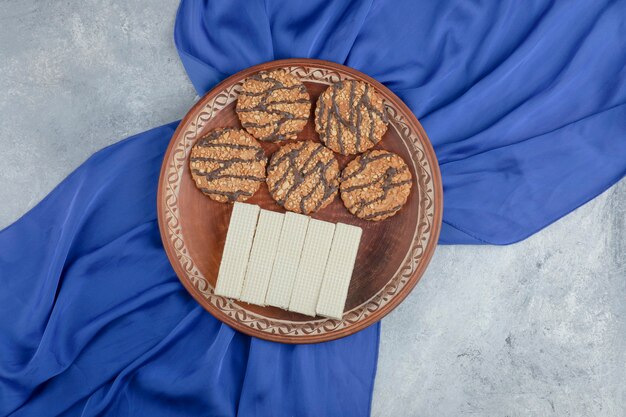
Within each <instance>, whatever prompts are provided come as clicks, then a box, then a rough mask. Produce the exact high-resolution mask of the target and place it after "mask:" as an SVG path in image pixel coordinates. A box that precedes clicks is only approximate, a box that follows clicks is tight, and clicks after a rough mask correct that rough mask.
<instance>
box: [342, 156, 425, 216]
mask: <svg viewBox="0 0 626 417" xmlns="http://www.w3.org/2000/svg"><path fill="white" fill-rule="evenodd" d="M412 181H413V180H412V176H411V171H410V170H409V167H408V166H407V164H406V163H405V162H404V161H403V160H402V158H400V156H398V155H396V154H394V153H391V152H388V151H382V150H374V151H370V152H367V153H365V154H363V155H361V156H359V157H358V158H356V159H355V160H354V161H351V162H350V163H349V164H348V165H347V166H346V167H345V169H344V170H343V172H342V174H341V185H340V187H339V189H340V191H341V199H342V200H343V204H344V205H345V206H346V208H347V209H348V210H349V211H350V212H351V213H352V214H354V215H355V216H357V217H359V218H361V219H364V220H372V221H379V220H383V219H386V218H388V217H391V216H393V215H394V214H396V213H397V212H398V210H400V209H401V208H402V206H403V205H404V204H405V203H406V201H407V199H408V197H409V193H410V192H411V183H412Z"/></svg>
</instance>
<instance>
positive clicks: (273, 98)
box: [235, 70, 311, 142]
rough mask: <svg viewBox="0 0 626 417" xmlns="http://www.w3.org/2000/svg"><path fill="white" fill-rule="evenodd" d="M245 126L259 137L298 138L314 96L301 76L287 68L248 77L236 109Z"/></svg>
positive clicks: (270, 140) (309, 111)
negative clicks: (287, 70) (288, 71)
mask: <svg viewBox="0 0 626 417" xmlns="http://www.w3.org/2000/svg"><path fill="white" fill-rule="evenodd" d="M235 111H236V112H237V115H238V116H239V120H240V121H241V125H242V126H243V128H244V129H246V130H247V131H248V133H250V134H251V135H252V136H254V137H255V138H257V139H259V140H262V141H267V142H277V141H284V140H289V139H296V136H297V134H298V133H300V132H301V131H302V129H304V126H305V125H306V122H307V120H308V119H309V114H310V113H311V98H310V97H309V93H308V92H307V90H306V87H305V86H304V84H302V82H301V81H300V79H299V78H298V77H296V76H295V75H293V74H289V73H287V72H286V71H284V70H275V71H271V72H260V73H258V74H255V75H252V76H250V77H248V78H247V79H246V80H245V81H244V83H243V86H242V88H241V93H240V94H239V98H238V99H237V106H236V108H235Z"/></svg>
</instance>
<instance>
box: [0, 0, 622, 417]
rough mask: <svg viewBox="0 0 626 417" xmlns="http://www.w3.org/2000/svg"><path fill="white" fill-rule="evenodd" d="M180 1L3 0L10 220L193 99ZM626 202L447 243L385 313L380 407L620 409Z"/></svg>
mask: <svg viewBox="0 0 626 417" xmlns="http://www.w3.org/2000/svg"><path fill="white" fill-rule="evenodd" d="M177 4H178V0H153V1H142V2H140V1H122V0H115V1H114V0H86V1H79V0H68V1H49V0H47V1H46V0H38V1H35V0H0V91H1V92H2V94H1V96H0V115H1V122H0V155H1V157H2V158H1V160H2V164H1V165H0V201H2V203H1V204H0V228H2V227H4V226H7V225H9V224H10V223H11V222H13V221H15V220H16V219H17V218H18V217H19V216H20V215H22V214H23V213H25V212H26V211H27V210H28V209H29V208H31V207H32V206H33V205H35V204H36V203H37V202H38V201H39V200H41V199H42V198H43V197H44V196H45V195H46V194H47V193H48V192H50V190H51V189H52V188H53V187H54V186H55V185H56V184H57V183H59V182H60V181H61V180H62V179H63V178H64V177H65V176H66V175H67V174H69V173H70V172H71V171H72V170H73V169H74V168H76V167H77V166H78V165H80V164H81V163H82V162H83V161H84V160H85V159H86V158H87V157H88V156H89V155H91V154H92V153H93V152H95V151H97V150H98V149H100V148H102V147H104V146H106V145H109V144H111V143H114V142H116V141H118V140H120V139H122V138H124V137H125V136H128V135H131V134H134V133H138V132H141V131H144V130H147V129H149V128H151V127H154V126H158V125H161V124H164V123H167V122H170V121H173V120H176V119H179V118H180V117H182V116H183V115H184V114H185V112H186V111H187V109H188V108H189V107H190V106H191V105H192V104H193V103H194V101H195V100H196V99H197V97H196V93H195V91H194V90H193V88H192V86H191V83H190V82H189V81H188V79H187V77H186V75H185V72H184V70H183V68H182V66H181V64H180V63H179V60H178V56H177V54H176V50H175V49H174V44H173V41H172V28H173V20H174V15H175V12H176V7H177ZM622 139H624V138H622ZM77 144H78V145H77ZM625 203H626V181H622V182H621V183H619V184H618V185H616V186H614V187H613V188H611V189H610V190H608V191H607V192H605V193H604V194H603V195H601V196H600V197H598V198H596V199H595V200H593V201H592V202H591V203H589V204H587V205H585V206H583V207H582V208H580V209H578V210H576V211H575V212H574V213H572V214H570V215H568V216H566V217H565V218H563V219H562V220H560V221H558V222H557V223H556V224H554V225H552V226H550V227H548V228H547V229H545V230H543V231H541V232H540V233H538V234H536V235H535V236H533V237H531V238H530V239H528V240H526V241H524V242H522V243H519V244H516V245H512V246H507V247H461V246H447V247H443V246H442V247H439V248H438V249H437V252H436V254H435V257H434V259H433V261H432V264H431V267H430V268H429V270H428V272H427V273H426V275H425V276H424V277H423V279H422V281H421V282H420V284H419V285H418V286H417V287H416V289H415V291H413V293H412V294H411V295H410V296H409V297H408V299H407V300H406V301H405V302H404V303H403V304H402V305H401V306H400V307H399V308H398V309H397V310H395V311H394V312H393V313H392V314H391V315H389V316H388V317H387V318H385V319H384V321H383V327H382V329H383V330H382V343H381V347H380V362H379V369H378V377H377V380H376V388H375V393H374V402H373V409H372V415H373V416H375V417H384V416H390V417H391V416H394V417H395V416H407V417H408V416H420V417H428V416H433V417H442V416H502V417H504V416H509V417H512V416H625V415H626V204H625Z"/></svg>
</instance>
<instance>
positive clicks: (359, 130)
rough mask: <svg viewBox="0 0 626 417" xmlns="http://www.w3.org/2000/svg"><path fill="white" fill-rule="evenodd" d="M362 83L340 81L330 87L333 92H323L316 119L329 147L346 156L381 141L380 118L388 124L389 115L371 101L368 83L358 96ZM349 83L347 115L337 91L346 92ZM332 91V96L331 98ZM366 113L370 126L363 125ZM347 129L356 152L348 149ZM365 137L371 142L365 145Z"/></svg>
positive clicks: (318, 130)
mask: <svg viewBox="0 0 626 417" xmlns="http://www.w3.org/2000/svg"><path fill="white" fill-rule="evenodd" d="M359 84H361V83H359V82H357V81H354V80H347V81H340V82H338V83H336V84H333V85H332V86H331V87H329V88H330V92H328V91H327V92H324V93H323V94H322V95H321V96H320V98H319V100H318V108H317V114H316V119H315V121H316V130H317V132H318V133H319V134H320V136H321V138H322V140H323V141H324V142H325V143H326V145H327V146H329V147H331V148H332V149H334V150H336V151H338V152H339V153H341V154H344V155H346V154H351V153H359V152H363V151H365V150H367V149H369V148H370V147H371V146H372V145H375V144H376V143H378V141H379V140H380V137H377V136H376V123H377V119H378V121H379V122H383V123H385V124H387V123H388V118H387V114H386V113H385V112H384V111H381V110H379V109H377V108H376V107H375V106H374V105H373V104H372V102H371V101H370V94H371V92H370V90H369V89H370V86H369V85H368V84H364V85H365V86H364V90H363V92H362V93H361V94H360V96H358V94H357V86H358V85H359ZM348 86H349V89H350V93H349V97H348V105H347V106H348V114H347V118H346V117H344V115H342V112H341V110H340V108H339V105H338V103H337V94H338V93H340V92H343V91H344V89H346V88H348ZM329 94H330V98H329V97H328V95H329ZM357 96H358V97H357ZM363 113H366V114H367V115H368V120H369V126H364V125H363ZM355 119H356V120H355ZM333 127H334V128H335V129H336V132H333ZM346 131H349V132H351V133H352V136H353V138H354V151H352V150H350V151H346V143H345V142H346V141H345V137H344V134H345V132H346ZM364 137H365V138H367V140H369V142H370V145H364V144H363V138H364ZM333 145H334V146H333Z"/></svg>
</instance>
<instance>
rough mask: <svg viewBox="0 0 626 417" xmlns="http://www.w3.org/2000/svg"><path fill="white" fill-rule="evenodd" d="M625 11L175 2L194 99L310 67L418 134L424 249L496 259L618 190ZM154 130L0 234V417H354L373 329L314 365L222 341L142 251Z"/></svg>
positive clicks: (625, 155) (624, 137)
mask: <svg viewBox="0 0 626 417" xmlns="http://www.w3.org/2000/svg"><path fill="white" fill-rule="evenodd" d="M624 27H626V2H624V1H600V0H599V1H594V2H588V1H583V0H578V1H571V2H552V1H547V0H534V1H527V2H523V3H522V2H516V1H513V0H508V1H489V2H481V3H475V2H464V1H458V0H457V1H426V0H420V1H409V0H393V1H392V0H372V1H370V0H366V1H333V2H326V1H323V0H292V1H289V2H284V1H274V0H267V1H261V0H249V1H245V2H244V1H229V2H226V1H201V0H183V1H182V2H181V4H180V7H179V10H178V16H177V20H176V26H175V33H174V38H175V42H176V46H177V48H178V51H179V54H180V57H181V60H182V63H183V65H184V66H185V68H186V70H187V72H188V74H189V77H190V79H191V81H192V83H193V84H194V86H195V87H196V89H197V90H198V92H199V94H203V93H204V92H206V91H208V90H209V89H210V88H211V87H212V86H214V85H215V84H216V83H217V82H219V81H220V80H222V79H223V78H225V77H226V76H228V75H231V74H233V73H234V72H236V71H239V70H241V69H243V68H246V67H248V66H251V65H254V64H258V63H261V62H265V61H269V60H273V59H280V58H289V57H311V58H321V59H327V60H330V61H334V62H338V63H342V64H346V65H349V66H351V67H354V68H356V69H359V70H361V71H363V72H365V73H367V74H369V75H371V76H373V77H374V78H376V79H378V80H379V81H381V82H382V83H384V84H385V85H387V86H388V87H389V88H390V89H391V90H393V91H394V92H395V93H396V94H398V95H399V96H400V97H401V98H402V99H403V100H404V101H405V102H406V103H407V104H408V105H409V106H410V108H411V109H412V110H413V112H414V113H415V114H416V115H417V116H418V118H419V119H420V121H421V122H422V124H423V125H424V128H425V129H426V132H427V133H428V135H429V137H430V139H431V141H432V142H433V144H434V146H435V150H436V152H437V157H438V159H439V162H440V164H441V170H442V176H443V182H444V199H445V204H444V206H445V208H444V226H443V230H442V234H441V239H440V242H441V243H446V244H449V243H460V244H485V243H489V244H508V243H512V242H516V241H518V240H520V239H523V238H525V237H526V236H529V235H530V234H532V233H534V232H536V231H537V230H539V229H541V228H542V227H545V226H546V225H548V224H549V223H551V222H553V221H555V220H556V219H558V218H559V217H561V216H563V215H565V214H567V213H568V212H570V211H571V210H573V209H574V208H576V207H578V206H579V205H581V204H583V203H585V202H586V201H588V200H589V199H591V198H593V197H594V196H596V195H597V194H599V193H601V192H602V191H604V190H605V189H606V188H608V187H609V186H610V185H612V184H613V183H614V182H616V181H617V180H619V179H620V178H621V177H623V176H624V174H625V173H626V76H625V74H624V68H626V36H624V34H625V32H624ZM176 125H177V124H176V123H172V124H169V125H166V126H162V127H160V128H156V129H154V130H151V131H148V132H145V133H142V134H139V135H136V136H134V137H132V138H129V139H127V140H125V141H122V142H119V143H118V144H116V145H113V146H111V147H108V148H106V149H104V150H102V151H100V152H98V153H97V154H95V155H94V156H93V157H91V158H90V159H89V160H88V161H87V162H86V163H85V164H83V165H82V166H81V167H80V168H78V169H77V170H76V171H75V172H74V173H73V174H71V175H70V176H69V177H68V178H67V179H66V180H65V181H63V182H62V183H61V184H60V185H59V186H58V187H57V188H56V189H55V190H54V191H53V192H52V193H51V194H50V195H49V196H48V197H46V198H45V199H44V200H43V201H42V202H41V203H40V204H39V205H37V206H36V207H35V208H34V209H33V210H31V211H30V212H29V213H27V214H26V215H25V216H24V217H23V218H22V219H20V220H18V221H17V222H16V223H14V224H13V225H11V226H9V227H8V228H7V229H5V230H4V231H2V232H0V415H14V416H37V417H39V416H51V415H64V416H96V415H98V416H102V415H110V416H131V415H133V416H136V415H152V416H185V415H189V416H192V415H193V416H196V415H206V416H235V415H238V416H245V417H248V416H278V417H280V416H298V417H300V416H316V417H318V416H330V417H334V416H342V417H344V416H359V417H360V416H367V415H369V409H370V402H371V394H372V388H373V382H374V374H375V370H376V360H377V354H378V339H379V331H380V326H379V325H375V326H371V327H370V328H368V329H365V330H363V331H361V332H359V333H358V334H356V335H353V336H350V337H347V338H344V339H340V340H337V341H333V342H329V343H323V344H318V345H299V346H291V345H281V344H276V343H270V342H265V341H262V340H257V339H254V338H250V337H247V336H244V335H242V334H239V333H237V332H235V331H233V330H232V329H230V328H229V327H227V326H225V325H223V324H221V323H220V322H219V321H217V320H216V319H214V318H213V317H212V316H211V315H210V314H208V313H206V312H205V311H204V310H202V309H201V308H200V307H199V306H198V305H197V304H196V303H195V302H194V301H193V300H192V299H191V297H190V296H189V295H188V294H187V293H186V291H185V290H184V288H183V287H182V286H181V285H180V283H179V282H178V280H177V278H176V276H175V274H174V272H173V271H172V269H171V266H170V265H169V262H168V261H167V258H166V256H165V253H164V251H163V248H162V243H161V240H160V236H159V232H158V226H157V222H156V207H155V201H156V187H157V181H158V173H159V169H160V165H161V162H162V158H163V154H164V151H165V148H166V146H167V143H168V141H169V139H170V137H171V135H172V133H173V131H174V129H175V128H176Z"/></svg>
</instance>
